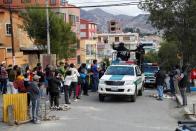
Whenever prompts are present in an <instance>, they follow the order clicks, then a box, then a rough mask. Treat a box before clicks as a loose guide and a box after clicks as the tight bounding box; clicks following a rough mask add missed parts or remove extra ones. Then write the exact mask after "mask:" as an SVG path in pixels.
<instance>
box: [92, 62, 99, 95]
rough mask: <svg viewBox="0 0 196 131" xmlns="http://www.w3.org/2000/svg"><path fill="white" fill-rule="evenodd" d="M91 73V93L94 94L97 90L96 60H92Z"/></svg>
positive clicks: (97, 72) (97, 73)
mask: <svg viewBox="0 0 196 131" xmlns="http://www.w3.org/2000/svg"><path fill="white" fill-rule="evenodd" d="M92 73H93V76H92V77H93V88H92V92H96V91H97V89H98V84H99V71H98V68H97V60H93V67H92Z"/></svg>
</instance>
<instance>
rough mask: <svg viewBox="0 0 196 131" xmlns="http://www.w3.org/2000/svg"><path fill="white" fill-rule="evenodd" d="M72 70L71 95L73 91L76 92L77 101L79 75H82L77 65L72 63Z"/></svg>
mask: <svg viewBox="0 0 196 131" xmlns="http://www.w3.org/2000/svg"><path fill="white" fill-rule="evenodd" d="M69 70H70V71H71V76H72V81H71V88H70V94H69V95H70V96H71V94H72V91H73V93H74V96H73V98H74V101H77V99H76V87H77V84H78V77H79V76H80V74H79V72H78V70H77V69H76V68H75V65H74V64H73V63H72V64H70V69H69Z"/></svg>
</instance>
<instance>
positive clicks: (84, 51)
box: [80, 19, 97, 64]
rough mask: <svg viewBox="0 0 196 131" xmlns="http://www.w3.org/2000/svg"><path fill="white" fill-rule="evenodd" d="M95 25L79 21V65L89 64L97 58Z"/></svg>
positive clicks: (82, 20)
mask: <svg viewBox="0 0 196 131" xmlns="http://www.w3.org/2000/svg"><path fill="white" fill-rule="evenodd" d="M96 34H97V24H96V23H94V22H92V21H89V20H86V19H80V38H81V40H80V59H81V63H87V64H91V63H92V61H93V60H94V59H96V58H97V39H96Z"/></svg>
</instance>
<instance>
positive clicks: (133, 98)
mask: <svg viewBox="0 0 196 131" xmlns="http://www.w3.org/2000/svg"><path fill="white" fill-rule="evenodd" d="M136 97H137V91H135V94H134V95H132V96H131V102H136Z"/></svg>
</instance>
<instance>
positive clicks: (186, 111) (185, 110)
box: [183, 107, 196, 121]
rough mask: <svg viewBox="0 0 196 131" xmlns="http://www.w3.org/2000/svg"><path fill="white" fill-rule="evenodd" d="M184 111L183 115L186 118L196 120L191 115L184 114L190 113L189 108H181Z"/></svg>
mask: <svg viewBox="0 0 196 131" xmlns="http://www.w3.org/2000/svg"><path fill="white" fill-rule="evenodd" d="M183 111H184V115H185V116H186V118H188V119H190V120H193V121H196V118H195V117H194V116H192V115H186V114H191V113H192V112H190V110H189V109H188V107H184V109H183Z"/></svg>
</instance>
